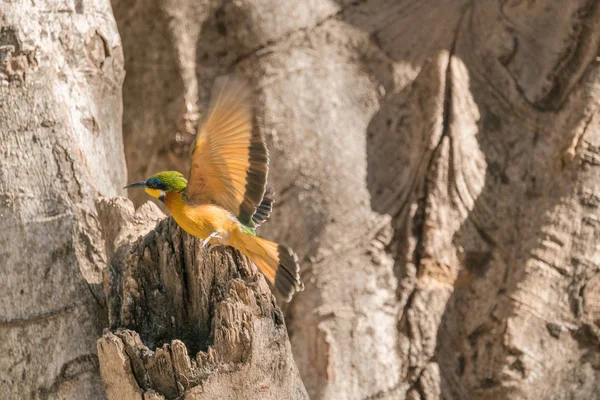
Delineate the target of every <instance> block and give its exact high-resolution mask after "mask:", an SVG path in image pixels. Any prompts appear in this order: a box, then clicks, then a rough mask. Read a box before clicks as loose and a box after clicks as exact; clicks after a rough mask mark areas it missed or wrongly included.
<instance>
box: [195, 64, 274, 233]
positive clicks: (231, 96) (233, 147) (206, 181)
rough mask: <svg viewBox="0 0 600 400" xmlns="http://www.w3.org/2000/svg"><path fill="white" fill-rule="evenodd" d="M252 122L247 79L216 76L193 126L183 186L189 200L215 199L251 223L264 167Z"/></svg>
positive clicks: (265, 155)
mask: <svg viewBox="0 0 600 400" xmlns="http://www.w3.org/2000/svg"><path fill="white" fill-rule="evenodd" d="M253 122H254V114H253V109H252V96H251V91H250V89H249V87H248V86H247V85H246V83H245V82H244V81H242V80H240V79H238V78H234V77H232V76H225V77H221V78H218V79H217V81H216V82H215V85H214V87H213V91H212V95H211V104H210V108H209V111H208V113H207V116H206V118H205V120H204V123H203V124H201V126H200V128H199V129H198V134H197V137H196V144H195V145H194V147H193V150H192V165H191V168H190V176H189V179H188V186H187V189H186V196H187V198H188V201H191V202H193V203H196V204H207V203H215V204H217V205H219V206H221V207H223V208H225V209H226V210H228V211H229V212H231V213H232V214H234V215H235V216H236V217H237V218H238V220H239V221H240V222H241V223H242V224H244V225H246V226H250V227H253V226H254V223H253V221H252V215H254V213H255V212H256V207H257V206H258V205H259V204H260V202H261V200H262V199H263V196H264V194H265V186H266V182H267V173H268V168H269V158H268V152H267V147H266V146H265V143H264V140H263V138H262V136H261V134H260V132H259V131H258V129H255V127H254V123H253Z"/></svg>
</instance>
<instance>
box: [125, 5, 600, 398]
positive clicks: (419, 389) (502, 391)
mask: <svg viewBox="0 0 600 400" xmlns="http://www.w3.org/2000/svg"><path fill="white" fill-rule="evenodd" d="M138 3H139V4H141V2H139V1H135V0H121V1H118V0H114V4H115V10H116V18H117V21H118V23H119V26H120V28H121V32H122V35H123V38H124V39H123V40H124V47H125V53H126V54H127V53H128V52H129V53H130V54H135V55H136V56H135V57H133V58H132V59H131V60H129V59H128V63H127V65H128V68H129V70H130V72H131V74H130V75H129V76H128V82H127V84H126V86H125V89H124V90H125V98H126V99H127V98H128V99H130V101H131V104H132V107H131V108H130V109H129V110H126V113H125V117H124V118H125V127H126V129H125V131H124V135H125V137H126V155H127V158H128V160H129V162H130V165H131V166H132V168H131V169H130V179H131V180H137V179H139V178H141V177H143V176H145V175H147V174H148V172H151V171H153V170H154V169H161V168H164V167H167V166H168V168H172V167H178V168H181V169H182V170H183V171H185V170H186V169H187V168H186V167H185V166H184V165H183V163H182V161H180V160H181V159H182V157H183V159H187V156H186V154H187V153H186V151H185V145H186V143H187V142H189V140H188V139H187V137H186V134H185V132H186V130H187V131H190V129H189V126H190V125H193V124H194V121H195V120H196V119H197V115H196V110H201V111H202V110H203V107H204V106H200V107H199V106H198V105H197V103H196V98H198V99H199V100H200V102H199V103H198V104H202V105H203V104H205V103H206V101H205V100H206V99H207V97H208V93H209V88H210V85H211V83H212V81H213V79H214V77H215V76H216V75H218V74H220V73H223V72H226V71H229V70H231V69H233V70H236V71H237V72H238V73H241V74H243V75H245V76H247V77H249V78H250V79H252V80H253V81H254V83H255V85H256V88H257V91H259V93H260V96H259V98H260V101H259V103H260V104H259V107H258V108H259V109H261V110H262V119H263V125H264V129H265V132H266V134H267V137H268V140H269V147H270V149H271V159H272V164H271V165H272V168H271V174H270V179H271V182H272V183H273V186H274V188H275V190H276V193H277V194H278V197H277V200H278V201H277V203H276V210H275V212H274V214H273V215H272V218H271V221H270V222H269V224H267V225H266V226H265V228H264V231H263V233H265V234H266V236H267V237H272V238H275V237H276V238H277V239H278V240H279V241H281V242H286V243H288V244H289V245H291V246H293V247H295V249H296V250H297V251H298V252H299V253H300V254H303V255H305V258H304V262H303V266H304V278H305V280H306V281H307V289H306V291H305V292H303V293H301V294H300V295H299V296H298V297H297V298H296V300H295V301H294V302H293V303H292V307H290V308H289V309H288V310H287V316H286V320H287V324H288V329H289V332H290V337H291V341H292V348H293V351H294V354H295V358H296V362H297V364H298V367H299V369H300V373H301V375H302V378H303V381H304V383H305V385H306V387H307V390H308V393H309V394H310V396H311V398H314V399H317V398H332V399H333V398H349V399H362V398H394V399H395V398H405V397H406V398H410V399H417V398H439V397H443V398H448V399H460V398H465V399H466V398H481V399H493V398H497V399H500V398H565V399H566V398H598V393H600V384H599V382H600V368H599V366H600V353H599V350H598V349H599V347H600V346H599V344H600V341H599V336H600V335H599V332H600V330H599V327H598V322H597V321H598V319H599V315H600V308H599V307H600V306H599V304H600V300H599V298H598V296H599V294H598V293H599V292H600V283H599V282H600V274H599V272H600V271H599V264H600V254H599V253H598V248H597V243H598V240H599V238H600V224H599V222H598V217H597V216H598V214H599V213H598V207H599V204H600V200H599V195H598V188H597V182H598V180H599V179H600V177H599V174H600V172H599V169H598V165H599V164H600V163H599V161H598V160H599V159H600V154H599V152H600V150H599V149H600V147H599V146H600V126H599V123H600V122H599V118H598V116H597V115H598V114H597V110H598V103H599V99H600V92H599V88H600V85H599V82H600V76H599V67H598V63H597V61H596V60H595V57H596V55H597V53H598V44H599V40H600V27H599V26H598V24H597V23H596V21H598V18H599V17H600V16H599V13H600V10H599V9H598V8H599V5H598V2H597V1H589V0H588V1H585V0H578V1H570V2H561V3H557V2H552V1H549V0H546V1H538V2H519V1H512V2H500V1H499V2H467V1H430V2H397V1H391V0H370V1H353V2H349V1H342V0H340V1H337V2H316V1H305V2H281V1H275V0H272V1H262V2H255V1H250V0H239V1H235V2H223V3H221V2H219V1H217V0H215V1H208V0H207V1H206V2H196V1H189V0H155V2H153V3H152V6H149V7H146V8H144V9H143V10H140V12H139V13H132V12H130V11H128V10H129V9H131V8H134V9H140V8H139V7H137V8H136V5H137V4H138ZM148 33H150V34H148ZM134 60H135V61H134ZM140 60H143V61H140ZM175 66H177V69H174V67H175ZM173 82H175V83H173ZM196 93H198V95H197V96H196ZM142 131H143V132H144V135H145V136H144V138H145V139H144V143H140V140H139V139H138V135H139V132H142ZM182 155H183V156H182ZM142 157H143V158H142ZM148 160H149V161H148ZM137 201H139V200H137ZM549 383H550V384H549Z"/></svg>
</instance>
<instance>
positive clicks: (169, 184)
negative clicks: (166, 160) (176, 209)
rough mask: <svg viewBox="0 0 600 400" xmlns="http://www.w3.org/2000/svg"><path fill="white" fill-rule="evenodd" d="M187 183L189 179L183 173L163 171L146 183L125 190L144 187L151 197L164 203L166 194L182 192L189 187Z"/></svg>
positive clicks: (134, 184)
mask: <svg viewBox="0 0 600 400" xmlns="http://www.w3.org/2000/svg"><path fill="white" fill-rule="evenodd" d="M187 183H188V182H187V179H185V177H184V176H183V174H182V173H181V172H177V171H163V172H159V173H157V174H154V175H152V176H151V177H150V178H148V179H146V180H145V181H142V182H136V183H132V184H131V185H127V186H125V188H124V189H129V188H134V187H143V188H145V190H146V193H148V194H149V195H150V196H152V197H156V198H157V199H159V200H160V201H164V198H165V194H166V193H168V192H181V191H182V190H184V189H185V188H186V187H187Z"/></svg>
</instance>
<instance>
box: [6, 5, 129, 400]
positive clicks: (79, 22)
mask: <svg viewBox="0 0 600 400" xmlns="http://www.w3.org/2000/svg"><path fill="white" fill-rule="evenodd" d="M123 78H124V72H123V57H122V49H121V46H120V40H119V36H118V33H117V27H116V24H115V21H114V18H113V14H112V11H111V8H110V3H109V2H108V1H95V2H91V1H75V2H72V1H58V0H47V1H35V2H25V1H8V2H7V1H4V2H1V3H0V276H1V281H2V291H1V293H0V354H1V357H0V371H1V373H0V398H2V399H81V398H87V399H100V398H103V397H104V390H103V387H102V383H101V381H100V377H99V374H98V359H97V357H96V339H97V338H98V336H99V335H100V334H101V331H102V327H103V326H104V325H105V318H106V316H105V310H104V309H103V307H102V306H101V302H102V289H101V282H102V279H101V276H102V269H103V267H104V258H103V256H102V254H103V247H104V245H103V243H102V241H101V235H100V232H99V229H98V226H97V219H96V217H95V214H96V213H95V208H94V199H95V197H96V196H97V195H98V193H101V194H104V195H107V196H114V195H116V194H118V193H119V192H120V188H121V187H122V185H123V183H124V181H125V178H126V176H125V159H124V153H123V144H122V136H121V86H122V82H123Z"/></svg>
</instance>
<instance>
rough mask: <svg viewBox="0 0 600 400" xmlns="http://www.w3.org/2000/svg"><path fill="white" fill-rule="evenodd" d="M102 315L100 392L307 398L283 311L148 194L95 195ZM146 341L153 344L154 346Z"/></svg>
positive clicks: (248, 270) (241, 264) (242, 264)
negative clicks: (101, 247) (101, 243)
mask: <svg viewBox="0 0 600 400" xmlns="http://www.w3.org/2000/svg"><path fill="white" fill-rule="evenodd" d="M98 211H99V216H100V223H101V225H102V227H103V232H104V233H105V239H106V243H107V251H108V254H109V259H110V267H109V269H108V271H107V273H106V275H105V281H104V284H105V290H106V294H107V299H108V311H109V312H108V314H109V325H110V327H111V329H113V330H115V329H117V328H119V329H117V330H116V332H115V333H111V332H107V333H105V334H104V336H103V337H102V338H101V339H100V340H99V341H98V357H99V359H100V371H101V375H102V379H103V381H104V384H105V386H106V392H107V394H108V397H109V399H115V400H116V399H142V398H144V399H148V398H153V399H159V398H162V399H165V398H166V399H174V398H185V399H190V400H192V399H215V398H219V399H234V398H240V399H241V398H244V399H306V398H307V395H306V391H305V389H304V385H303V384H302V381H301V380H300V375H299V373H298V370H297V368H296V365H295V364H294V360H293V357H292V352H291V347H290V344H289V340H288V337H287V332H286V329H285V324H284V322H283V314H282V312H281V310H280V309H279V308H278V307H277V306H276V305H275V299H274V297H273V296H272V295H271V293H270V289H269V287H268V285H267V283H266V281H265V279H264V277H263V276H262V275H261V274H260V272H258V271H257V269H256V268H255V267H254V265H253V264H251V263H248V261H247V260H246V259H244V258H242V256H240V254H239V253H238V252H236V251H234V250H232V249H231V248H220V249H217V250H213V251H211V252H208V251H204V250H202V249H201V248H200V246H199V245H200V241H198V240H196V239H194V238H193V237H191V236H189V235H187V234H185V233H183V232H182V231H181V229H180V228H179V227H178V226H177V224H176V223H175V222H174V221H173V220H172V219H170V218H169V219H163V220H162V221H160V222H159V223H158V224H157V221H158V220H160V219H161V217H163V216H164V215H163V214H162V213H161V212H160V210H159V209H158V208H157V207H156V206H154V205H153V204H152V203H146V205H144V206H142V207H141V208H140V209H138V211H137V212H135V213H134V211H133V205H132V204H131V202H130V201H128V200H125V199H119V198H117V199H112V200H107V199H104V200H101V201H100V202H99V203H98ZM150 349H156V350H154V351H152V350H150Z"/></svg>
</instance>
